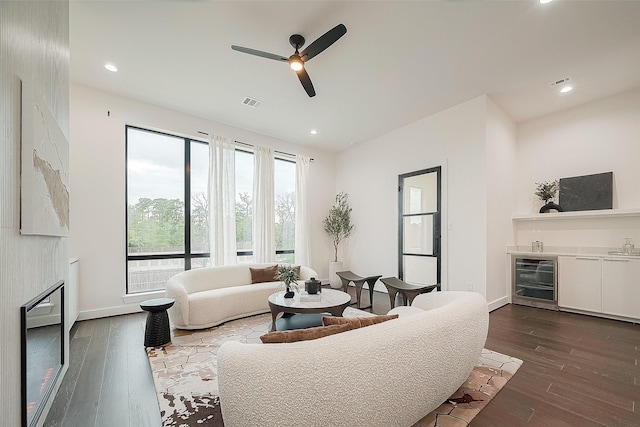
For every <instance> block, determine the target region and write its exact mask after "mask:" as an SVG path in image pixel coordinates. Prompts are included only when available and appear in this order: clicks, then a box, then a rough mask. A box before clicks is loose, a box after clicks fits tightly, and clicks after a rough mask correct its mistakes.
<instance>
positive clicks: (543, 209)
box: [540, 201, 563, 213]
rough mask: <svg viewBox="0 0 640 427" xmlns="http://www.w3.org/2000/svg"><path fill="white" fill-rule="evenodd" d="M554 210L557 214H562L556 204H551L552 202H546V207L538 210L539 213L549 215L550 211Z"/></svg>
mask: <svg viewBox="0 0 640 427" xmlns="http://www.w3.org/2000/svg"><path fill="white" fill-rule="evenodd" d="M554 209H555V210H556V211H558V212H563V210H562V207H561V206H560V205H558V204H555V203H553V201H550V202H547V204H546V205H544V206H543V207H541V208H540V213H549V212H551V210H554Z"/></svg>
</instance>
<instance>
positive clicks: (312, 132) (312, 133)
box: [309, 129, 318, 135]
mask: <svg viewBox="0 0 640 427" xmlns="http://www.w3.org/2000/svg"><path fill="white" fill-rule="evenodd" d="M309 133H310V134H311V135H317V134H318V131H317V130H315V129H311V131H310V132H309Z"/></svg>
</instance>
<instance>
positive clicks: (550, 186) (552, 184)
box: [534, 179, 562, 213]
mask: <svg viewBox="0 0 640 427" xmlns="http://www.w3.org/2000/svg"><path fill="white" fill-rule="evenodd" d="M558 188H559V182H558V180H557V179H556V180H554V181H544V182H536V191H535V192H534V194H535V195H536V196H538V198H539V199H540V200H542V201H543V202H544V203H545V204H544V206H543V207H541V208H540V213H545V212H550V211H551V210H553V209H555V210H556V211H558V212H562V208H561V207H560V205H558V204H555V203H554V202H553V199H554V197H556V193H557V192H558Z"/></svg>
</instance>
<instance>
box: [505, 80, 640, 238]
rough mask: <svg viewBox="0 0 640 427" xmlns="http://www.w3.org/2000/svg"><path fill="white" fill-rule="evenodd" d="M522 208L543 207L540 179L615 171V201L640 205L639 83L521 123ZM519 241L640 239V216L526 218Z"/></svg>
mask: <svg viewBox="0 0 640 427" xmlns="http://www.w3.org/2000/svg"><path fill="white" fill-rule="evenodd" d="M517 139H518V153H517V165H518V183H517V185H518V187H517V193H518V196H517V212H515V213H518V214H529V213H535V212H538V210H539V209H540V206H542V204H543V203H542V202H541V201H540V200H538V199H537V197H536V196H534V195H533V192H534V191H535V183H536V182H541V181H546V180H552V179H559V178H564V177H571V176H578V175H589V174H594V173H601V172H610V171H613V181H614V182H613V187H614V188H613V190H614V193H613V207H614V209H615V208H618V209H629V208H640V191H638V185H639V183H640V160H639V159H640V89H636V90H632V91H629V92H625V93H622V94H619V95H616V96H611V97H607V98H604V99H601V100H598V101H595V102H591V103H589V104H585V105H582V106H579V107H576V108H572V109H569V110H565V111H562V112H559V113H556V114H553V115H549V116H544V117H540V118H537V119H533V120H529V121H527V122H523V123H519V124H518V127H517ZM516 234H517V236H516V237H517V242H516V243H517V244H518V245H530V244H531V242H532V241H535V240H541V241H543V242H544V245H545V247H550V246H560V247H575V246H580V247H605V248H606V247H620V246H621V245H622V244H623V243H624V238H625V237H632V238H633V239H634V241H635V243H636V246H639V245H640V218H638V217H635V218H595V219H573V220H557V221H556V220H553V221H548V220H547V221H524V222H518V223H517V226H516Z"/></svg>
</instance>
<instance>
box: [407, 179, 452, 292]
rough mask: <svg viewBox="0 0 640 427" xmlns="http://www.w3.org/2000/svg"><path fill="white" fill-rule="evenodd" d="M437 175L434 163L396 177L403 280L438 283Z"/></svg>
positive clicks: (416, 282) (438, 201)
mask: <svg viewBox="0 0 640 427" xmlns="http://www.w3.org/2000/svg"><path fill="white" fill-rule="evenodd" d="M440 175H441V167H440V166H437V167H434V168H430V169H424V170H420V171H416V172H411V173H407V174H403V175H399V176H398V276H399V277H400V279H402V280H404V281H405V282H407V283H412V284H415V285H433V284H440V278H441V261H440V246H441V245H440V243H441V229H442V227H441V224H440V209H441V196H440V192H441V190H440V186H441V179H440ZM438 290H440V286H438Z"/></svg>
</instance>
